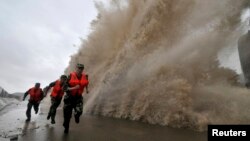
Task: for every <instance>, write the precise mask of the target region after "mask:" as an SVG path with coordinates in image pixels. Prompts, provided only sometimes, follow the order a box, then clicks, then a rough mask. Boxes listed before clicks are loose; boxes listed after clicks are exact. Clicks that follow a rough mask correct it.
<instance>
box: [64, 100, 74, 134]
mask: <svg viewBox="0 0 250 141" xmlns="http://www.w3.org/2000/svg"><path fill="white" fill-rule="evenodd" d="M72 110H73V107H72V104H71V102H70V101H65V100H64V106H63V117H64V121H63V126H64V128H65V130H64V133H68V132H69V123H70V118H71V115H72Z"/></svg>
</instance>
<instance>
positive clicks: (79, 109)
mask: <svg viewBox="0 0 250 141" xmlns="http://www.w3.org/2000/svg"><path fill="white" fill-rule="evenodd" d="M82 110H83V98H82V96H81V97H79V98H78V99H77V100H76V106H75V107H74V111H75V113H74V115H75V122H76V123H79V122H80V116H81V115H82Z"/></svg>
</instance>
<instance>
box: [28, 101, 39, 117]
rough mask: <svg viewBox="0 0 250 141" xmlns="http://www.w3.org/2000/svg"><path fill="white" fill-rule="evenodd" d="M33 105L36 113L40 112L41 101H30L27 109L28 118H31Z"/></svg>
mask: <svg viewBox="0 0 250 141" xmlns="http://www.w3.org/2000/svg"><path fill="white" fill-rule="evenodd" d="M32 106H33V108H34V110H35V112H36V114H37V113H38V108H39V103H38V102H34V101H29V103H28V105H27V111H26V116H27V118H28V119H30V118H31V109H32Z"/></svg>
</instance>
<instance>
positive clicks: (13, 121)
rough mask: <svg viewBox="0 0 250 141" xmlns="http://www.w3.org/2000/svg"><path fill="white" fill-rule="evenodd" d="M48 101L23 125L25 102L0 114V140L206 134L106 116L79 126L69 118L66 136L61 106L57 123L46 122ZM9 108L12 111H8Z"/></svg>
mask: <svg viewBox="0 0 250 141" xmlns="http://www.w3.org/2000/svg"><path fill="white" fill-rule="evenodd" d="M49 104H50V103H49V99H48V98H47V99H45V100H44V101H43V102H42V104H41V107H40V110H39V112H38V114H37V115H35V113H34V111H32V118H31V121H30V122H25V119H26V116H25V110H26V105H27V101H25V102H21V103H20V104H18V105H16V104H15V105H11V106H9V107H6V108H5V110H4V111H1V112H0V137H1V138H0V141H2V140H3V141H4V140H6V138H8V140H9V139H10V138H12V139H13V140H17V141H83V140H85V141H139V140H143V141H152V140H154V141H168V140H169V141H206V140H207V135H206V132H202V133H201V132H195V131H192V130H186V129H174V128H169V127H163V126H159V125H149V124H147V123H141V122H134V121H128V120H121V119H113V118H106V117H96V116H91V115H84V116H82V117H81V119H80V123H79V124H76V123H75V122H74V119H73V118H72V119H71V123H70V129H69V133H68V134H64V133H63V131H64V128H63V126H62V123H63V116H62V105H63V103H62V104H61V106H60V107H59V108H58V110H57V116H56V124H51V123H50V120H47V119H46V117H47V113H48V108H49ZM10 109H11V110H10Z"/></svg>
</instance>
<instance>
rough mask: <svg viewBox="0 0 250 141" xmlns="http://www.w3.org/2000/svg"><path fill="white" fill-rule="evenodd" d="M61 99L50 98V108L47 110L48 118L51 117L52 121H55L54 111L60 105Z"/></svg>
mask: <svg viewBox="0 0 250 141" xmlns="http://www.w3.org/2000/svg"><path fill="white" fill-rule="evenodd" d="M61 100H62V99H61V98H53V97H51V106H50V109H49V117H51V119H52V120H55V116H56V109H57V107H58V106H59V105H60V103H61Z"/></svg>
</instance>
